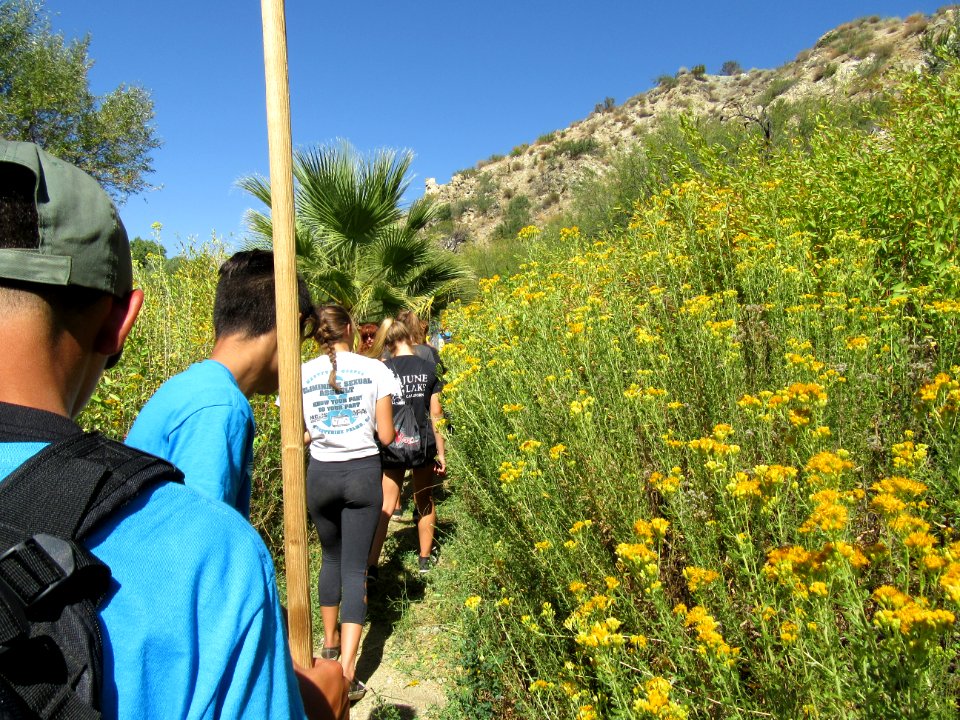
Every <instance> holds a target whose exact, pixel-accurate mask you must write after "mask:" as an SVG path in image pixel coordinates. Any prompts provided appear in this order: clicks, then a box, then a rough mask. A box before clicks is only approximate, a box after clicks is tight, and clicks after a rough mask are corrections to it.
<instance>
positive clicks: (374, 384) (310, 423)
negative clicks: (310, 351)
mask: <svg viewBox="0 0 960 720" xmlns="http://www.w3.org/2000/svg"><path fill="white" fill-rule="evenodd" d="M301 379H302V383H303V419H304V423H305V424H306V427H307V432H309V433H310V440H311V442H310V455H311V456H312V457H314V458H315V459H317V460H321V461H324V462H329V461H341V460H354V459H356V458H362V457H369V456H370V455H376V454H377V453H378V452H379V450H378V449H377V443H376V441H375V440H374V432H375V430H376V428H377V414H376V409H377V400H379V399H380V398H382V397H385V396H387V395H393V394H395V393H398V392H399V391H400V388H399V384H398V382H397V378H396V376H395V375H394V374H393V373H392V372H390V370H388V369H387V367H386V366H385V365H384V364H383V363H382V362H380V361H379V360H374V359H372V358H368V357H364V356H363V355H357V354H356V353H352V352H338V353H337V383H338V384H339V385H340V387H341V388H342V389H343V390H344V392H342V393H338V392H336V391H334V389H333V388H332V387H330V383H329V382H328V380H329V379H330V358H329V357H327V356H326V355H321V356H319V357H317V358H314V359H313V360H311V361H310V362H306V363H304V364H303V367H302V368H301Z"/></svg>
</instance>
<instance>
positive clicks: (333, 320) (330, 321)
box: [314, 305, 353, 393]
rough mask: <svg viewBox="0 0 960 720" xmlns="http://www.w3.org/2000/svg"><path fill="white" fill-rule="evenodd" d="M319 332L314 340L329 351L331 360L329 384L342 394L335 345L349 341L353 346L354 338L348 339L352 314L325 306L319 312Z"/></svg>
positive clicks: (334, 307) (339, 308) (328, 354)
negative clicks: (338, 379) (338, 380)
mask: <svg viewBox="0 0 960 720" xmlns="http://www.w3.org/2000/svg"><path fill="white" fill-rule="evenodd" d="M318 316H319V319H318V321H317V332H316V334H315V335H314V338H315V339H316V341H317V342H318V343H320V344H321V345H323V346H325V347H326V349H327V357H329V358H330V378H329V379H328V381H327V382H328V383H329V384H330V387H332V388H333V389H334V391H335V392H338V393H342V392H343V391H344V390H343V388H342V387H341V386H340V384H339V383H338V382H337V351H336V350H334V348H333V346H334V344H335V343H338V342H342V341H343V340H345V339H346V340H347V342H348V344H351V345H352V344H353V343H352V342H351V341H352V340H353V338H349V339H348V338H347V328H349V327H351V326H352V325H353V321H352V320H351V319H350V313H348V312H347V311H346V310H345V309H343V308H342V307H340V306H339V305H324V306H323V307H322V308H320V311H319V312H318Z"/></svg>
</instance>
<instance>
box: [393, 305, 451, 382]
mask: <svg viewBox="0 0 960 720" xmlns="http://www.w3.org/2000/svg"><path fill="white" fill-rule="evenodd" d="M397 320H398V321H399V322H402V323H403V324H404V325H406V326H407V328H408V329H409V331H410V338H411V340H412V347H413V354H414V355H416V356H417V357H422V358H423V359H424V360H429V361H430V362H432V363H433V364H434V365H437V366H439V368H440V374H441V375H442V374H443V363H442V362H441V360H440V352H439V351H438V350H437V349H436V348H435V347H434V346H433V345H428V344H427V328H428V327H429V326H430V323H428V322H425V321H423V320H421V319H420V317H419V316H418V315H417V314H416V313H415V312H414V311H413V310H401V311H400V312H399V313H398V314H397Z"/></svg>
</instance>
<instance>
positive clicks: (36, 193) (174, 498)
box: [0, 141, 346, 720]
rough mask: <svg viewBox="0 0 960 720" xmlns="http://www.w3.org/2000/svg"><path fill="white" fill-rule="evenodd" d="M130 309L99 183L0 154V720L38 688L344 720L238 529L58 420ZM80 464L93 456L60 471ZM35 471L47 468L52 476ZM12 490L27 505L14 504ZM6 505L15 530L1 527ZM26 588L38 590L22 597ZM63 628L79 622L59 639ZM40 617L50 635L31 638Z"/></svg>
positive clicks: (85, 705)
mask: <svg viewBox="0 0 960 720" xmlns="http://www.w3.org/2000/svg"><path fill="white" fill-rule="evenodd" d="M142 303H143V293H142V292H141V291H140V290H135V289H133V283H132V263H131V260H130V248H129V244H128V241H127V235H126V231H125V230H124V228H123V225H122V224H121V223H120V220H119V218H118V217H117V214H116V209H115V207H114V206H113V203H112V202H111V201H110V199H109V197H108V196H107V195H106V193H105V192H104V191H103V190H102V189H101V188H100V187H99V186H98V185H97V183H96V181H95V180H93V178H91V177H90V176H89V175H87V174H86V173H84V172H82V171H80V170H78V169H77V168H75V167H74V166H72V165H69V164H67V163H65V162H63V161H60V160H58V159H57V158H55V157H53V156H52V155H50V154H48V153H46V152H44V151H43V150H41V149H40V148H38V147H37V146H36V145H34V144H32V143H14V142H7V141H0V312H2V313H3V322H2V323H0V347H2V348H3V363H0V442H2V449H3V452H2V453H0V478H3V479H2V481H0V515H2V516H3V518H4V519H3V523H2V528H0V552H2V551H6V550H7V549H8V548H10V549H11V550H10V553H8V554H6V555H4V557H3V558H2V560H0V578H2V580H3V582H2V586H3V591H2V597H3V601H4V602H3V603H0V614H2V615H3V620H2V627H3V628H4V632H3V635H2V636H0V715H2V716H3V717H34V716H37V714H36V713H35V712H34V711H32V710H29V709H27V710H25V709H24V708H23V707H22V706H21V705H22V704H23V702H24V699H26V704H27V705H30V704H31V703H33V702H35V700H36V696H34V695H33V693H34V692H35V691H43V692H47V693H55V694H56V702H57V703H60V702H62V703H63V705H62V706H60V711H61V712H60V714H58V715H57V716H58V717H89V718H95V717H100V716H101V713H102V716H103V717H105V718H172V717H175V718H191V719H194V718H196V719H200V718H212V717H224V718H250V719H251V720H253V719H254V718H256V719H258V720H259V719H261V718H270V719H277V720H279V719H280V718H284V719H286V718H302V717H304V707H303V701H302V700H301V693H300V692H299V687H298V684H299V686H300V687H302V688H303V697H304V698H305V699H306V701H307V704H308V706H309V717H311V718H343V717H345V716H346V710H345V702H346V698H345V697H344V696H345V692H344V691H345V688H344V687H343V682H342V680H341V679H340V678H339V676H338V675H332V674H331V672H330V671H331V669H333V670H334V671H335V672H336V671H339V668H337V667H336V665H335V664H332V663H329V664H327V663H325V664H322V665H319V666H318V667H314V668H311V669H309V670H304V671H302V672H300V671H298V672H297V673H296V674H295V672H294V668H293V664H292V662H291V660H290V653H289V650H288V647H287V642H286V636H285V634H284V629H283V620H282V617H281V612H280V605H279V603H278V601H277V588H276V583H275V579H274V569H273V563H272V561H271V559H270V555H269V553H268V552H267V549H266V547H265V546H264V545H263V541H262V540H261V539H260V537H259V535H258V534H257V532H256V531H255V530H254V529H253V528H252V527H251V526H250V524H249V523H248V522H247V521H246V520H244V519H243V518H241V517H240V516H239V515H238V514H237V513H236V512H234V511H233V510H231V509H229V508H227V507H226V506H225V505H224V504H223V503H219V502H214V501H211V500H209V499H207V498H204V497H202V496H201V495H199V494H197V493H196V492H194V491H192V490H190V489H189V488H186V487H184V486H183V485H182V484H180V483H179V478H180V477H181V476H180V474H179V473H178V472H177V471H176V470H175V469H174V468H173V467H172V466H170V465H169V464H168V463H166V462H164V461H162V460H159V459H157V458H154V457H152V456H148V455H146V454H144V453H141V452H140V451H138V450H134V449H132V448H127V447H125V446H123V445H121V444H119V443H116V442H114V441H111V440H107V439H106V438H104V437H103V436H101V435H99V434H97V433H90V434H83V433H82V432H81V430H80V428H79V427H78V426H77V425H76V424H75V423H74V422H73V418H75V417H77V416H78V415H79V414H80V412H81V411H82V410H83V408H84V406H85V405H86V404H87V402H88V401H89V400H90V397H91V396H92V394H93V392H94V390H95V389H96V386H97V383H98V382H99V380H100V377H101V376H102V374H103V372H104V370H105V369H107V368H110V367H112V366H113V365H114V364H116V362H117V361H118V360H119V359H120V354H121V351H122V349H123V345H124V341H125V340H126V338H127V336H128V334H129V333H130V330H131V328H132V327H133V325H134V322H135V321H136V318H137V315H138V313H139V311H140V308H141V305H142ZM82 447H86V448H93V451H92V452H89V453H87V454H85V455H83V456H80V455H77V456H73V457H72V459H71V453H73V452H76V451H77V450H78V448H82ZM50 458H53V459H54V460H55V461H56V460H59V459H60V458H63V472H62V474H58V473H57V463H56V462H54V463H53V464H52V465H50V464H47V465H43V463H44V461H46V460H48V459H50ZM38 466H43V467H45V468H47V472H46V474H44V475H40V474H39V473H38V472H37V471H36V468H37V467H38ZM145 476H149V477H150V478H151V481H150V483H149V484H147V483H143V482H142V481H139V480H137V478H138V477H139V478H143V477H145ZM27 483H29V484H27ZM24 487H31V488H40V489H41V491H42V493H41V494H38V496H37V497H35V499H34V500H35V501H34V503H32V504H24V503H23V500H24V498H23V497H22V496H21V495H18V490H20V489H21V488H24ZM105 488H110V489H113V490H115V491H116V492H115V493H114V494H113V495H111V496H109V497H108V496H106V495H104V489H105ZM127 493H129V496H128V495H127ZM117 494H120V495H121V496H122V497H123V498H124V499H125V501H124V503H114V501H113V498H114V496H115V495H117ZM78 498H79V499H80V500H84V501H87V500H89V501H90V502H83V503H82V504H78ZM94 501H96V502H94ZM101 501H102V503H101ZM100 504H109V505H113V506H114V507H115V508H116V509H114V510H112V511H111V512H110V513H101V512H100V511H99V509H98V508H99V506H100ZM17 506H19V509H20V510H22V515H23V517H22V518H18V517H10V515H11V513H10V510H11V507H14V508H15V509H17ZM65 510H75V511H76V513H77V515H75V516H73V517H69V518H64V515H65ZM24 524H29V525H32V526H33V527H22V526H23V525H24ZM54 528H58V529H54ZM51 530H53V534H52V535H51V533H50V531H51ZM65 541H66V542H65ZM48 548H55V550H54V551H53V554H51V551H50V550H48ZM60 551H63V552H64V553H65V554H61V552H60ZM17 558H23V559H25V560H30V561H31V564H30V565H29V566H30V567H31V568H32V572H31V573H24V572H22V571H17V570H16V568H17V565H16V559H17ZM71 563H76V564H75V565H73V566H72V567H71ZM25 580H30V581H31V582H36V583H38V587H34V588H33V590H32V591H31V592H28V593H26V594H24V593H22V592H21V591H20V589H18V588H22V586H23V584H24V581H25ZM43 588H48V589H49V590H51V591H52V592H51V593H50V594H49V595H46V596H44V597H43V598H42V602H43V603H44V604H46V606H47V607H46V608H45V609H44V611H43V612H42V613H38V612H35V610H37V609H38V608H36V607H35V605H36V604H37V603H38V602H39V601H40V598H38V597H37V595H36V591H37V590H38V589H43ZM101 588H102V589H104V590H105V591H106V592H105V596H104V594H101V592H100V591H101ZM94 591H96V592H94ZM78 598H79V599H80V600H82V602H77V599H78ZM86 598H89V599H86ZM62 607H67V608H69V611H68V610H62V612H61V611H60V608H62ZM53 610H57V611H58V613H59V614H57V613H54V612H52V611H53ZM71 615H72V616H74V617H80V618H86V617H87V616H89V620H90V624H77V623H76V622H74V623H73V625H71V626H70V628H69V629H71V630H77V629H78V628H79V629H80V632H79V633H71V634H70V635H69V636H67V635H64V634H61V633H60V632H59V628H60V625H59V623H61V622H66V623H68V624H69V623H70V622H71V619H70V616H71ZM45 618H46V619H48V620H49V619H50V618H55V619H54V620H51V621H50V622H52V623H53V628H54V630H53V632H52V633H48V634H45V635H38V636H37V637H31V635H30V633H32V632H34V631H35V628H36V627H37V626H38V624H40V625H44V624H45V625H50V622H46V621H45ZM56 618H58V619H56ZM100 643H102V651H101V645H100ZM67 649H69V650H70V651H71V652H73V651H78V652H80V653H81V654H80V655H79V656H76V655H72V654H70V653H67V652H66V650H67ZM84 653H85V654H84ZM38 657H40V658H43V659H41V660H38V659H37V658H38ZM75 657H79V658H80V661H79V665H78V664H77V661H75V660H74V658H75ZM85 658H86V659H85ZM101 661H102V666H101V665H100V663H101ZM331 665H332V666H333V667H332V668H331ZM74 671H76V672H77V673H78V674H77V675H76V676H74V674H73V672H74ZM68 672H69V673H71V674H70V677H67V673H68ZM331 677H332V678H333V680H334V681H335V682H331ZM38 678H42V680H43V682H40V681H39V680H38ZM25 681H26V682H32V684H31V685H29V687H28V692H27V693H26V694H24V693H22V692H21V689H22V688H21V684H22V683H23V682H25ZM48 697H49V696H48ZM18 698H19V699H18Z"/></svg>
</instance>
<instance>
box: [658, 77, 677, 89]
mask: <svg viewBox="0 0 960 720" xmlns="http://www.w3.org/2000/svg"><path fill="white" fill-rule="evenodd" d="M679 82H680V80H679V79H678V78H677V76H676V75H659V76H658V77H657V86H658V87H661V88H663V89H664V90H670V89H672V88H675V87H676V86H677V84H678V83H679Z"/></svg>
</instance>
